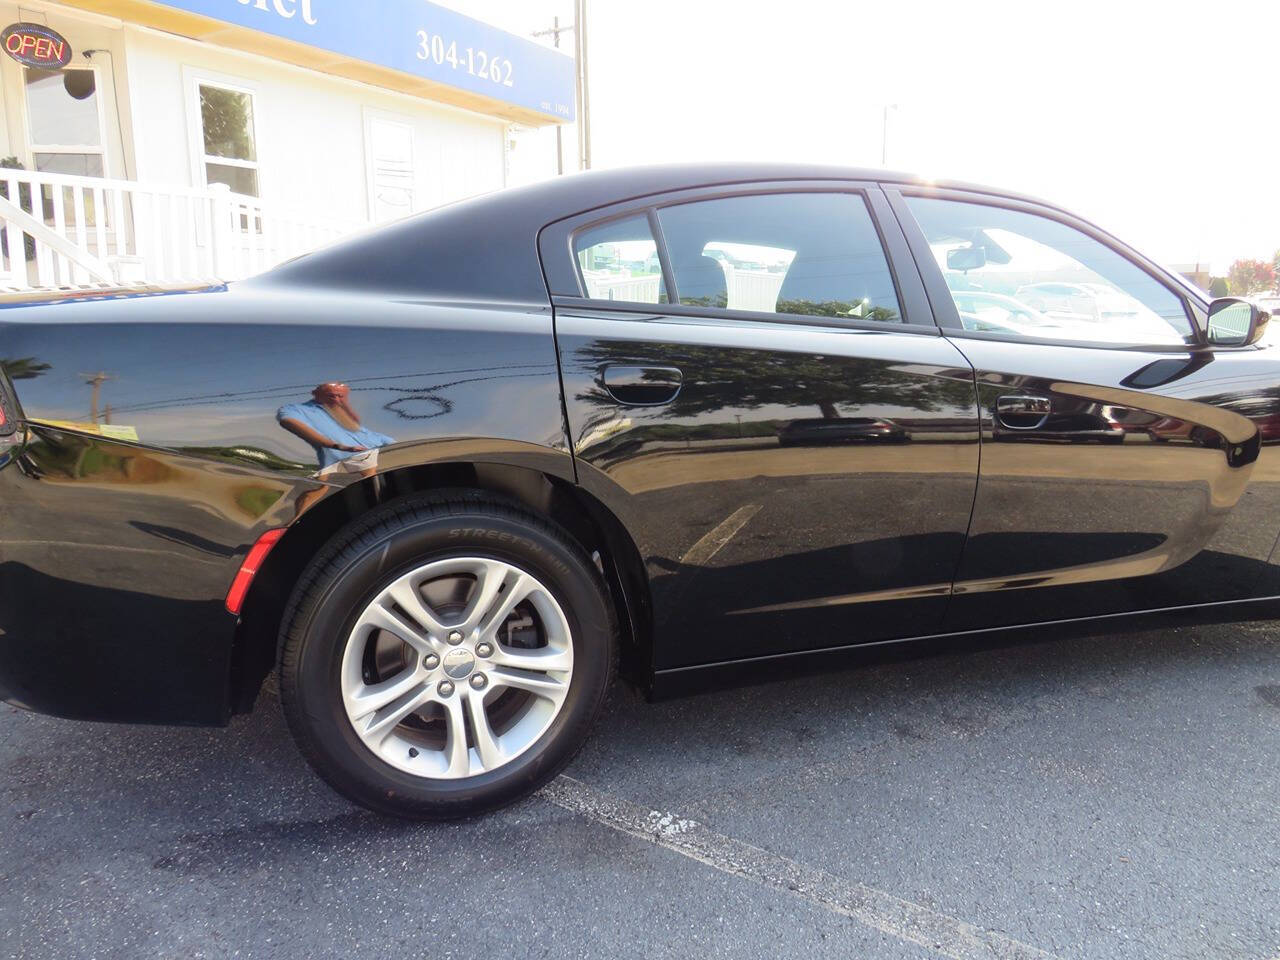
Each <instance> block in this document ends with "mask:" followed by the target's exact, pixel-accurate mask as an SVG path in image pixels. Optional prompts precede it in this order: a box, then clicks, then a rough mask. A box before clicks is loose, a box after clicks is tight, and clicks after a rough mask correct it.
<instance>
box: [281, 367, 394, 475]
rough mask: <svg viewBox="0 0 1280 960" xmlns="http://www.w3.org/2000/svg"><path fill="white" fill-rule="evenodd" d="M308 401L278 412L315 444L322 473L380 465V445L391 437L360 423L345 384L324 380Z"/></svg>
mask: <svg viewBox="0 0 1280 960" xmlns="http://www.w3.org/2000/svg"><path fill="white" fill-rule="evenodd" d="M311 398H312V399H310V400H308V401H307V402H306V403H290V404H286V405H285V406H283V407H281V408H280V409H279V411H277V413H276V420H278V421H279V422H280V426H282V427H284V428H285V429H286V430H288V431H289V432H290V433H292V434H295V435H296V436H299V437H301V438H302V439H303V440H305V441H307V443H309V444H311V446H313V447H315V450H316V458H317V460H318V461H319V467H320V475H321V476H324V475H330V474H335V473H363V474H364V475H365V476H372V475H373V473H372V471H373V470H374V469H376V468H377V466H378V449H377V448H378V447H383V446H386V445H387V444H388V443H394V442H395V440H394V438H392V437H388V436H387V435H386V434H382V433H378V432H376V431H374V430H370V429H369V428H368V427H364V426H361V424H360V417H359V415H358V414H357V413H356V412H355V410H354V409H352V406H351V390H350V388H349V387H348V386H347V385H346V384H345V383H322V384H320V386H318V387H316V388H315V389H314V390H313V391H311Z"/></svg>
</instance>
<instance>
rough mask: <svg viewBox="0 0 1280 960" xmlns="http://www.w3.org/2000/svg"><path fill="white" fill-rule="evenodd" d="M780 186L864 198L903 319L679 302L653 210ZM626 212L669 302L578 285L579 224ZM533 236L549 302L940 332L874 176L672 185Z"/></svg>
mask: <svg viewBox="0 0 1280 960" xmlns="http://www.w3.org/2000/svg"><path fill="white" fill-rule="evenodd" d="M783 193H827V194H830V193H845V194H850V195H853V196H858V197H860V198H861V199H862V201H863V203H864V204H865V206H866V208H867V214H868V216H869V217H870V219H871V224H872V227H873V228H874V229H875V231H876V237H877V239H878V240H879V242H880V250H881V253H882V254H883V256H884V259H885V265H886V267H887V268H888V270H889V276H890V279H891V280H892V282H893V285H894V293H895V296H896V297H897V300H898V308H899V310H900V311H901V312H902V316H903V320H902V321H901V322H899V323H885V322H884V321H879V320H872V321H859V320H854V319H852V318H851V319H849V320H845V319H843V318H839V317H823V316H817V315H812V314H792V313H778V312H770V311H755V310H730V309H728V308H719V307H706V306H701V305H699V306H689V305H686V304H681V303H679V302H678V297H679V290H678V288H677V286H676V281H675V277H674V274H673V271H672V268H671V263H670V257H669V254H668V252H667V249H666V238H665V237H664V236H663V234H662V226H661V223H660V221H659V219H658V213H659V212H660V211H661V210H662V209H664V208H666V207H672V206H678V205H681V204H685V203H697V202H700V201H704V200H719V199H728V198H733V197H747V196H772V195H777V194H783ZM632 216H646V217H648V218H649V229H650V231H651V232H652V233H653V239H654V243H655V245H656V246H657V248H658V261H659V265H660V267H661V269H662V275H663V284H664V287H665V289H666V291H667V297H668V300H669V301H670V302H668V303H665V304H662V303H659V304H653V303H633V302H630V301H623V300H597V299H593V298H589V297H586V296H585V294H586V288H585V286H584V285H583V281H582V273H581V270H580V268H579V264H578V259H577V254H576V252H575V250H574V242H575V238H576V237H577V235H578V234H580V233H582V232H583V231H586V230H589V229H592V228H594V227H598V226H601V225H603V224H606V223H610V222H612V221H614V220H622V219H626V218H627V217H632ZM538 239H539V243H538V246H539V252H540V253H541V254H542V256H543V258H544V263H543V269H544V274H545V275H546V278H547V285H548V291H549V292H550V294H551V298H552V302H553V304H554V303H556V302H557V301H564V302H565V304H564V305H569V304H570V303H572V305H574V306H575V307H583V306H585V305H587V304H591V305H594V307H593V308H594V309H604V310H615V309H617V310H622V311H623V312H626V313H655V312H661V310H655V308H662V309H663V310H665V309H666V308H669V307H680V308H681V309H680V310H675V311H672V314H673V315H675V316H688V317H693V316H699V317H708V318H723V319H739V320H752V321H762V320H763V321H776V322H781V323H790V324H801V325H808V326H814V325H821V326H829V327H839V328H849V329H890V330H894V331H900V332H903V333H915V334H921V333H923V334H928V335H931V336H936V335H939V334H940V332H941V331H940V329H939V326H938V324H937V322H936V318H935V314H934V312H933V310H932V308H931V304H930V301H929V299H928V297H927V296H926V292H925V288H924V286H923V284H922V282H921V278H920V275H919V272H918V270H917V269H916V266H915V263H914V260H913V259H912V258H911V256H910V249H909V247H908V244H907V239H906V236H905V235H904V234H903V231H902V229H901V227H900V225H899V224H898V222H897V218H896V216H894V213H893V211H892V210H891V209H890V208H889V205H888V202H887V200H886V199H885V197H884V192H883V190H882V188H881V185H880V184H879V183H877V182H875V181H869V180H817V181H810V180H803V181H795V180H787V181H758V182H754V183H739V184H721V185H717V186H711V187H696V188H691V189H688V190H678V191H671V192H668V193H664V194H659V195H657V196H649V197H645V198H643V200H632V201H628V202H624V203H620V204H616V205H613V206H610V207H604V208H596V209H595V210H591V211H587V212H585V213H581V214H577V215H575V216H571V217H565V218H562V219H561V220H557V221H555V222H554V223H551V224H548V225H547V226H545V227H543V229H542V231H540V233H539V238H538ZM544 241H546V242H544ZM566 255H567V263H566V261H565V260H561V264H562V265H567V267H568V268H569V269H568V270H565V269H563V266H560V267H559V268H558V267H557V265H556V264H554V263H548V262H547V261H548V260H554V259H555V258H557V257H565V256H566ZM570 272H571V274H572V279H573V287H574V289H575V290H576V293H577V295H576V296H574V295H570V294H567V293H563V292H559V291H562V290H565V289H566V288H567V285H568V284H567V282H566V281H567V280H568V277H569V275H570ZM553 278H554V279H553Z"/></svg>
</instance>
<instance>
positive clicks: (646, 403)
mask: <svg viewBox="0 0 1280 960" xmlns="http://www.w3.org/2000/svg"><path fill="white" fill-rule="evenodd" d="M683 383H684V374H682V373H681V372H680V371H679V370H678V369H677V368H675V367H629V366H621V365H618V364H614V363H611V364H609V365H608V366H607V367H605V368H604V369H603V370H602V371H600V385H601V386H603V387H604V389H605V391H606V392H608V394H609V396H611V397H613V399H615V400H617V401H618V402H619V403H622V404H626V405H627V406H629V407H652V406H657V405H659V404H663V403H670V402H671V401H672V400H674V399H675V398H676V396H677V395H678V394H679V393H680V387H681V385H682V384H683Z"/></svg>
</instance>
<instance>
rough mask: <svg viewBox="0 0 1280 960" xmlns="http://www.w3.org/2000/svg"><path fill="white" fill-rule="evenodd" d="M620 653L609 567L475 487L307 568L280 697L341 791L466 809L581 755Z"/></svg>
mask: <svg viewBox="0 0 1280 960" xmlns="http://www.w3.org/2000/svg"><path fill="white" fill-rule="evenodd" d="M616 660H617V641H616V638H615V636H614V626H613V615H612V609H611V607H610V605H609V601H608V600H607V599H606V593H605V590H604V585H603V583H602V582H601V578H600V574H599V572H598V570H597V569H596V567H595V566H594V565H593V564H592V562H591V561H590V560H589V559H588V558H587V556H586V555H585V553H584V551H583V549H582V547H581V546H580V545H579V544H578V543H576V542H575V541H574V540H573V539H571V538H570V537H569V536H568V534H566V533H565V532H564V531H563V530H561V529H560V528H559V527H556V526H555V525H553V524H551V523H550V522H549V521H547V520H546V519H545V518H542V517H538V516H536V515H534V514H532V513H529V512H527V511H526V510H524V509H523V508H521V507H518V506H516V505H514V504H510V503H506V502H503V501H500V500H495V499H493V498H491V497H488V496H483V495H478V494H459V495H455V496H453V497H437V498H435V499H425V498H415V499H406V500H402V501H397V502H393V503H391V504H388V505H386V506H385V507H382V508H379V509H378V510H376V511H374V512H373V513H371V514H369V515H368V516H366V517H364V518H362V519H361V520H359V521H357V522H356V523H354V524H353V525H351V527H349V528H347V529H346V530H344V531H342V532H341V533H340V534H339V535H338V536H336V537H335V538H334V539H333V540H332V541H331V542H330V544H329V545H327V546H326V548H325V549H324V550H322V551H321V553H320V554H319V556H317V557H316V559H315V560H314V561H313V562H312V564H311V567H309V568H308V570H307V571H305V572H304V573H303V576H302V579H301V581H300V583H299V586H298V588H297V590H296V591H295V595H294V598H293V600H292V601H291V603H290V611H289V613H288V614H287V615H286V622H285V625H284V627H283V633H282V638H281V655H280V689H281V699H282V702H283V704H284V708H285V715H286V717H287V718H288V720H289V725H290V728H291V730H292V731H293V733H294V735H295V737H296V738H297V740H298V743H299V745H300V746H301V748H302V751H303V753H304V754H305V755H306V757H307V759H308V760H309V761H310V762H311V763H312V765H313V766H315V768H316V769H317V771H319V773H320V774H321V775H322V776H324V778H325V779H326V780H328V781H329V782H330V783H331V784H332V785H333V786H334V787H336V788H337V789H338V790H340V791H342V792H343V793H345V794H346V795H347V796H349V797H351V798H352V799H354V800H356V801H358V802H360V803H362V804H364V805H366V806H369V807H372V808H374V809H377V810H381V811H385V812H388V813H394V814H398V815H402V816H413V817H450V816H463V815H467V814H471V813H476V812H479V811H481V810H486V809H491V808H492V807H495V806H499V805H501V804H504V803H509V802H510V801H512V800H514V799H517V798H518V797H520V796H522V795H524V794H525V793H528V792H529V791H530V790H533V789H535V788H536V787H537V786H538V785H539V784H541V783H543V782H545V781H546V780H548V779H549V778H550V777H552V776H554V775H555V772H556V771H557V770H559V769H560V768H561V767H562V766H564V764H565V763H567V762H568V761H569V759H571V758H572V756H573V754H574V753H575V752H576V751H577V749H578V747H579V746H580V745H581V744H582V742H583V740H584V739H585V737H586V734H587V731H588V730H589V728H590V725H591V723H592V722H593V720H594V719H595V716H596V714H597V713H598V712H599V709H600V706H601V704H602V703H603V700H604V695H605V692H606V690H607V689H608V686H609V683H610V682H611V680H612V677H613V672H614V669H615V665H616Z"/></svg>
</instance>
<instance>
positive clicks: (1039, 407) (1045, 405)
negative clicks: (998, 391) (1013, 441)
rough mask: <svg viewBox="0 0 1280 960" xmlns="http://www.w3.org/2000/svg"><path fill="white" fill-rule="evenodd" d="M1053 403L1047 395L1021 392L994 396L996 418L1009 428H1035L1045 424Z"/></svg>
mask: <svg viewBox="0 0 1280 960" xmlns="http://www.w3.org/2000/svg"><path fill="white" fill-rule="evenodd" d="M1052 409H1053V404H1052V402H1051V401H1050V400H1049V398H1048V397H1033V396H1024V395H1021V394H1018V395H1011V396H1004V397H997V398H996V419H997V420H999V421H1000V425H1001V426H1003V427H1008V428H1009V429H1010V430H1035V429H1037V428H1039V427H1043V426H1044V425H1045V421H1047V420H1048V419H1049V413H1050V412H1051V411H1052Z"/></svg>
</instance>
